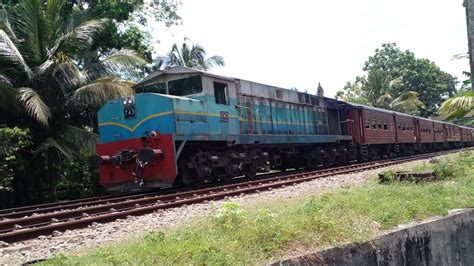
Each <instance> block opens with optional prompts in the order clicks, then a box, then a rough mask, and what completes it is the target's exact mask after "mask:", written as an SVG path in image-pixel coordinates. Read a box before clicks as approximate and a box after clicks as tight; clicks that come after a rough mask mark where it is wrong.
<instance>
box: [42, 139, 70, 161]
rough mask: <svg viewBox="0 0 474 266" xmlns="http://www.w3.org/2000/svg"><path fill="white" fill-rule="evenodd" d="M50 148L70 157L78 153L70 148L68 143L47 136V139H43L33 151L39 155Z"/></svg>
mask: <svg viewBox="0 0 474 266" xmlns="http://www.w3.org/2000/svg"><path fill="white" fill-rule="evenodd" d="M50 149H53V150H55V151H56V152H58V153H59V154H62V155H64V156H65V157H66V158H68V159H70V158H72V157H73V156H74V155H77V153H75V152H74V150H71V149H69V148H68V147H67V146H66V145H64V144H63V143H61V141H59V140H56V139H54V138H51V137H50V138H47V139H46V140H45V141H43V142H42V143H41V144H40V145H38V147H37V148H36V150H35V151H34V152H33V155H38V154H41V153H43V152H46V151H48V150H50Z"/></svg>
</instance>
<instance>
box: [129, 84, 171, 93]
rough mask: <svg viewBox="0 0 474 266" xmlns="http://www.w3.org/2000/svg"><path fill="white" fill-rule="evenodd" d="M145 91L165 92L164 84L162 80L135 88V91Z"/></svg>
mask: <svg viewBox="0 0 474 266" xmlns="http://www.w3.org/2000/svg"><path fill="white" fill-rule="evenodd" d="M145 92H154V93H161V94H166V84H165V83H164V82H163V83H158V84H153V85H149V86H145V87H140V88H136V89H135V93H145Z"/></svg>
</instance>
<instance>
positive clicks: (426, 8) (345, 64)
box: [151, 0, 469, 97]
mask: <svg viewBox="0 0 474 266" xmlns="http://www.w3.org/2000/svg"><path fill="white" fill-rule="evenodd" d="M181 2H182V5H181V6H180V8H179V15H180V16H181V17H182V19H183V21H182V24H181V25H179V26H173V27H171V28H168V29H166V30H165V29H163V28H162V27H154V28H153V29H152V30H151V34H152V36H153V38H154V39H155V40H159V41H160V43H159V45H158V46H157V47H155V51H156V53H157V54H159V55H163V54H165V53H166V52H168V51H169V50H170V49H171V45H172V44H173V43H174V42H178V43H180V42H182V40H183V38H184V37H187V38H189V39H191V40H192V41H193V42H196V43H199V44H201V45H202V46H203V47H204V48H205V49H206V51H207V55H208V56H212V55H221V56H223V57H224V59H225V63H226V65H225V67H216V68H214V69H212V70H211V72H213V73H216V74H221V75H226V76H231V77H236V78H241V79H247V80H251V81H256V82H260V83H264V84H269V85H274V86H279V87H283V88H291V87H296V88H298V89H299V90H300V91H305V90H307V91H308V92H309V93H312V94H315V93H316V88H317V85H318V82H321V85H322V87H323V88H324V90H325V95H326V96H330V97H332V96H334V95H335V93H336V91H338V90H340V89H342V88H343V87H344V85H345V84H346V82H347V81H353V80H354V79H355V77H356V76H357V75H362V74H364V73H363V71H362V67H363V65H364V62H365V61H366V60H367V59H368V57H369V56H370V55H373V54H374V50H375V49H376V48H378V47H380V46H381V44H382V43H385V42H396V43H397V45H398V46H399V47H400V48H401V49H403V50H406V49H408V50H411V51H412V52H414V53H415V56H417V57H419V58H428V59H430V60H432V61H434V62H435V63H436V64H437V65H438V66H439V67H440V68H441V69H442V70H443V71H446V72H448V73H450V74H452V75H455V76H457V77H458V78H459V79H460V80H464V79H465V77H464V76H463V75H462V72H463V71H467V70H468V68H469V65H468V60H467V59H463V60H453V59H452V57H453V55H455V54H460V53H466V52H467V50H468V48H467V32H466V25H465V23H466V20H465V11H464V8H463V6H462V0H357V1H355V0H339V1H321V0H320V1H316V0H292V1H283V0H272V1H270V0H259V1H257V0H238V1H233V0H199V1H196V0H181ZM155 43H156V42H155Z"/></svg>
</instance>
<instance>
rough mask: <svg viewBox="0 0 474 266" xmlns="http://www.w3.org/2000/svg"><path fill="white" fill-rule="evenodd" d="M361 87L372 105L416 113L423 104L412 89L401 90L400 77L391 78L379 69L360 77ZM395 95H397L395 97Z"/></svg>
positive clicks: (401, 81)
mask: <svg viewBox="0 0 474 266" xmlns="http://www.w3.org/2000/svg"><path fill="white" fill-rule="evenodd" d="M360 82H361V84H362V85H361V88H362V90H363V91H364V92H365V96H366V98H367V99H368V100H369V102H370V104H371V105H372V106H376V107H380V108H385V109H390V110H394V111H400V112H404V113H410V114H418V113H419V108H421V107H423V106H424V104H423V103H422V102H421V101H420V100H419V98H418V93H417V92H414V91H406V92H401V93H400V89H401V87H402V85H403V80H402V79H401V78H396V79H392V78H390V76H388V75H387V74H386V73H385V72H383V71H381V70H374V71H371V72H370V73H369V74H368V75H367V78H362V79H360ZM395 95H398V96H396V97H395Z"/></svg>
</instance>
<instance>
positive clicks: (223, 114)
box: [221, 111, 229, 122]
mask: <svg viewBox="0 0 474 266" xmlns="http://www.w3.org/2000/svg"><path fill="white" fill-rule="evenodd" d="M221 122H229V112H227V111H221Z"/></svg>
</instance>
